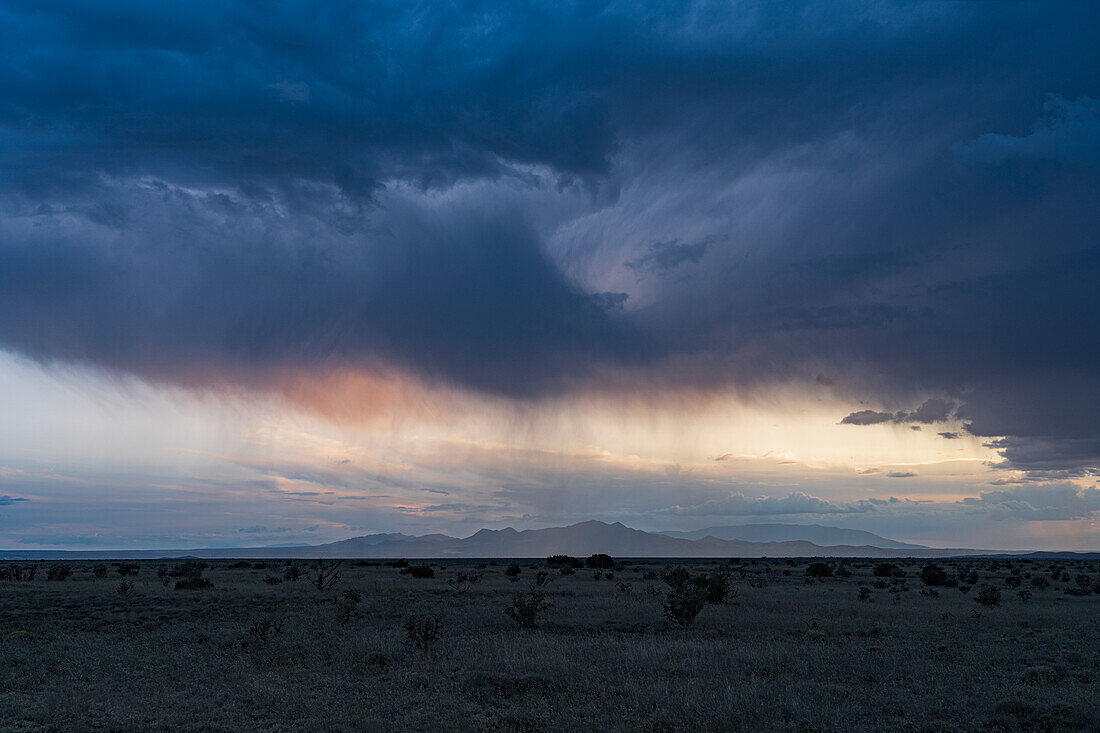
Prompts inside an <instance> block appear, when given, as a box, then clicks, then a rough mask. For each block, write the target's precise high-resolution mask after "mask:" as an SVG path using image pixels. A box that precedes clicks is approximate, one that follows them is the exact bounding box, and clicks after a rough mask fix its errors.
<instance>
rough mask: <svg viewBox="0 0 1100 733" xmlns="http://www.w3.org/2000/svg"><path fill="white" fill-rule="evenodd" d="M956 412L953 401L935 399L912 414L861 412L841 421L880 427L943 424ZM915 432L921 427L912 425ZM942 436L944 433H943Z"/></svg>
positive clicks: (903, 411) (906, 412) (842, 423)
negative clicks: (906, 424)
mask: <svg viewBox="0 0 1100 733" xmlns="http://www.w3.org/2000/svg"><path fill="white" fill-rule="evenodd" d="M954 411H955V403H954V402H953V401H951V400H944V399H939V398H937V397H933V398H932V399H929V400H925V401H924V403H923V404H921V406H920V407H918V408H917V409H915V410H913V411H912V412H909V411H906V410H899V411H898V412H877V411H875V410H859V411H857V412H853V413H851V414H850V415H847V416H846V417H845V418H844V419H843V420H841V421H840V424H841V425H880V424H882V423H886V422H893V423H924V424H925V425H929V424H931V423H937V422H943V421H945V420H947V419H948V418H949V417H951V414H952V413H953V412H954ZM910 427H911V428H912V429H913V430H920V426H919V425H911V426H910ZM941 435H942V433H941Z"/></svg>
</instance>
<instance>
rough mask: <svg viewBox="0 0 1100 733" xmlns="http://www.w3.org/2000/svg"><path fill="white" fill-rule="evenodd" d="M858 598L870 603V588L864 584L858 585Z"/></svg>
mask: <svg viewBox="0 0 1100 733" xmlns="http://www.w3.org/2000/svg"><path fill="white" fill-rule="evenodd" d="M859 600H861V601H863V602H864V603H870V602H871V589H870V588H868V587H867V586H865V585H863V586H860V588H859Z"/></svg>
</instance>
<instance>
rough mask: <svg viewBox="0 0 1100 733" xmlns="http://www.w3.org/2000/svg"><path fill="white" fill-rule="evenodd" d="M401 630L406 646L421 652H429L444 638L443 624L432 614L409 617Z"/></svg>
mask: <svg viewBox="0 0 1100 733" xmlns="http://www.w3.org/2000/svg"><path fill="white" fill-rule="evenodd" d="M401 628H402V629H403V630H404V632H405V638H404V640H403V641H404V644H405V645H406V646H410V647H412V648H413V649H416V650H417V651H419V652H427V651H428V650H429V649H431V648H432V645H433V644H435V643H436V642H437V641H439V639H440V637H441V636H443V622H441V621H440V620H439V617H438V616H435V615H432V614H424V615H416V616H409V617H408V618H407V619H405V624H404V626H402V627H401Z"/></svg>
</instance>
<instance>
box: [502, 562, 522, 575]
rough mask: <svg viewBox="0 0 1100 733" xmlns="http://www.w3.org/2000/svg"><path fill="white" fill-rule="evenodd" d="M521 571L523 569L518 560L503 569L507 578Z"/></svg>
mask: <svg viewBox="0 0 1100 733" xmlns="http://www.w3.org/2000/svg"><path fill="white" fill-rule="evenodd" d="M522 572H523V569H522V568H520V566H519V563H518V562H514V563H512V564H511V565H509V566H508V567H507V568H505V570H504V574H505V575H507V576H508V577H509V578H514V577H516V576H517V575H519V574H520V573H522Z"/></svg>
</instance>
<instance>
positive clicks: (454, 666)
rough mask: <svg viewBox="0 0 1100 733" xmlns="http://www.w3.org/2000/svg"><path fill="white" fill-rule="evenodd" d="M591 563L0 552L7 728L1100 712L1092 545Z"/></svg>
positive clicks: (1033, 718) (894, 718) (991, 725)
mask: <svg viewBox="0 0 1100 733" xmlns="http://www.w3.org/2000/svg"><path fill="white" fill-rule="evenodd" d="M593 558H595V559H593ZM593 558H589V561H590V562H582V561H579V560H578V561H574V560H573V559H571V558H568V557H566V556H555V557H554V558H549V562H547V561H546V560H542V559H539V560H526V561H524V560H521V561H518V562H513V561H511V560H505V561H496V562H493V561H484V562H475V561H434V562H432V561H426V562H420V563H416V564H409V563H403V562H389V563H373V562H363V561H344V562H342V563H341V564H339V565H336V564H335V563H312V564H309V563H306V564H303V563H287V562H283V561H262V562H261V561H254V562H250V561H236V562H234V561H207V562H202V563H198V562H194V561H191V562H177V563H172V562H160V561H155V562H140V563H125V564H118V563H109V562H105V561H96V562H94V563H93V562H50V563H29V562H21V563H5V564H4V567H3V568H2V569H0V577H2V578H3V579H2V580H0V618H2V620H3V628H2V633H0V689H2V695H0V728H2V729H4V730H21V731H32V730H43V731H46V730H57V731H67V730H88V729H107V730H132V729H141V730H149V729H152V730H157V729H161V730H335V731H339V730H439V729H445V730H515V731H534V730H577V731H581V730H653V731H662V730H670V731H671V730H684V731H689V730H690V731H697V730H752V731H757V730H763V731H884V730H889V731H914V732H928V733H930V732H932V731H975V730H977V731H991V732H992V731H1086V730H1098V729H1100V682H1098V681H1097V672H1098V670H1100V613H1098V612H1100V563H1097V562H1094V561H1084V560H1047V559H1043V560H1022V559H1011V560H1006V559H977V560H975V559H968V560H965V561H954V560H938V561H936V562H935V563H931V562H929V561H915V560H914V561H906V560H893V561H891V562H890V563H883V562H881V561H879V562H872V561H860V560H845V561H837V560H828V559H822V558H817V559H814V560H805V561H799V560H770V559H769V560H744V561H737V560H728V559H721V560H715V561H711V562H703V561H691V562H687V561H683V562H681V561H669V560H633V561H627V560H622V559H618V558H615V559H612V558H606V556H593ZM605 558H606V559H605ZM590 568H598V570H596V571H593V570H591V569H590ZM426 570H431V571H432V572H430V573H429V572H426ZM403 571H405V572H403ZM120 576H121V577H120ZM167 579H171V581H167Z"/></svg>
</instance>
